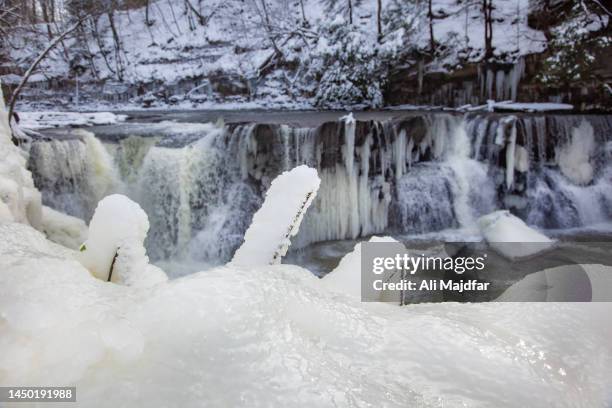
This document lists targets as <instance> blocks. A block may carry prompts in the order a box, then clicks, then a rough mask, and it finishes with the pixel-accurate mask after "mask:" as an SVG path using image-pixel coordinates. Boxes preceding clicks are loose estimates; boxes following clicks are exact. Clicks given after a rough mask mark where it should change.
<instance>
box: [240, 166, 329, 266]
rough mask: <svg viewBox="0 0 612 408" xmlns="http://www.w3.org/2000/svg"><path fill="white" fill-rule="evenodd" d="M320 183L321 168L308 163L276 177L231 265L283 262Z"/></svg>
mask: <svg viewBox="0 0 612 408" xmlns="http://www.w3.org/2000/svg"><path fill="white" fill-rule="evenodd" d="M320 183H321V180H320V179H319V176H318V175H317V171H316V170H315V169H313V168H310V167H308V166H304V165H302V166H298V167H296V168H294V169H293V170H290V171H286V172H284V173H283V174H281V175H280V176H278V177H276V178H275V179H274V180H273V181H272V185H271V186H270V189H269V190H268V192H267V193H266V199H265V201H264V203H263V205H262V206H261V208H260V209H259V210H258V211H257V212H256V213H255V215H254V216H253V221H252V222H251V226H250V227H249V229H248V230H247V232H246V234H245V236H244V243H243V244H242V246H240V248H238V250H237V251H236V253H235V254H234V258H233V259H232V262H231V264H232V265H241V266H259V265H270V264H278V263H280V261H281V258H282V257H283V256H284V255H285V254H286V253H287V249H288V248H289V245H291V241H290V238H291V237H292V236H294V235H295V234H297V232H298V230H299V228H300V223H301V222H302V218H303V217H304V214H305V213H306V210H307V209H308V207H309V206H310V204H311V203H312V200H314V198H315V196H316V194H317V191H318V190H319V185H320Z"/></svg>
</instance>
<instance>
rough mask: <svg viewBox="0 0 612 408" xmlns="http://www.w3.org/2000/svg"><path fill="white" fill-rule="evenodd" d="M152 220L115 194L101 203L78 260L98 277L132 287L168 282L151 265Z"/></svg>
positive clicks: (133, 204) (135, 205)
mask: <svg viewBox="0 0 612 408" xmlns="http://www.w3.org/2000/svg"><path fill="white" fill-rule="evenodd" d="M148 230H149V218H148V217H147V214H146V213H145V212H144V210H143V209H142V208H141V207H140V206H139V205H138V204H137V203H135V202H133V201H132V200H130V199H129V198H127V197H125V196H123V195H120V194H113V195H110V196H107V197H105V198H104V199H102V200H101V201H100V202H99V203H98V207H97V208H96V211H95V213H94V215H93V217H92V219H91V222H90V223H89V237H88V238H87V241H86V242H85V244H84V245H83V247H82V249H81V252H80V253H79V254H78V260H79V261H80V262H81V264H82V265H83V266H85V267H86V268H87V269H88V270H89V271H90V272H91V273H92V274H93V275H94V276H95V277H96V278H98V279H101V280H104V281H111V282H115V283H121V284H124V285H130V286H149V285H154V284H157V283H159V282H162V281H165V280H167V277H166V276H165V274H164V273H163V272H161V270H160V269H158V268H156V267H153V266H150V265H149V258H148V257H147V256H146V250H145V248H144V240H145V238H146V236H147V232H148Z"/></svg>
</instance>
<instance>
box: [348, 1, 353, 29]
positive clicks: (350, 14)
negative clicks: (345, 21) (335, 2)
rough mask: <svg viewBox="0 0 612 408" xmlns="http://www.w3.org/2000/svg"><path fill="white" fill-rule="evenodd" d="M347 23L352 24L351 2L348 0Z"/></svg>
mask: <svg viewBox="0 0 612 408" xmlns="http://www.w3.org/2000/svg"><path fill="white" fill-rule="evenodd" d="M348 12H349V24H353V2H352V0H348Z"/></svg>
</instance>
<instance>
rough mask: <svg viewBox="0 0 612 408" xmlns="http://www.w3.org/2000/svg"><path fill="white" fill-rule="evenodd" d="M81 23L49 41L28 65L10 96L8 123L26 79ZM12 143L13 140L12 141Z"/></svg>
mask: <svg viewBox="0 0 612 408" xmlns="http://www.w3.org/2000/svg"><path fill="white" fill-rule="evenodd" d="M82 22H83V19H80V20H79V21H77V22H76V23H75V24H73V25H72V26H70V27H69V28H68V29H67V30H66V31H64V32H63V33H62V34H60V35H59V36H57V37H55V38H54V39H53V41H51V42H50V43H49V45H47V48H45V50H44V51H43V52H41V53H40V55H39V56H38V57H37V58H36V60H35V61H34V62H33V63H32V65H30V68H28V70H27V71H26V73H25V74H24V75H23V78H21V82H20V83H19V85H18V86H17V88H15V90H14V91H13V94H12V95H11V101H10V103H9V110H8V114H9V122H10V120H11V118H12V116H13V111H14V110H15V103H16V102H17V98H18V97H19V94H20V93H21V90H22V89H23V87H24V86H25V84H26V83H27V82H28V79H30V76H31V75H32V73H34V70H35V69H36V67H37V66H38V64H40V63H41V61H42V60H43V59H45V57H46V56H47V54H48V53H49V52H50V51H51V50H52V49H53V48H55V46H56V45H57V44H59V43H60V42H61V41H62V40H63V39H64V37H66V36H67V35H68V34H70V33H71V32H73V31H74V30H76V29H77V27H78V26H80V25H81V23H82ZM13 141H14V140H13Z"/></svg>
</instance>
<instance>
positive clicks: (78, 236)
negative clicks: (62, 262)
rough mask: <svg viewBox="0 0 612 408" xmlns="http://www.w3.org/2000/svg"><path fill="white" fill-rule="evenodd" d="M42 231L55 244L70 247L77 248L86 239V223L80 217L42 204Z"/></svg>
mask: <svg viewBox="0 0 612 408" xmlns="http://www.w3.org/2000/svg"><path fill="white" fill-rule="evenodd" d="M42 232H44V233H45V235H46V236H47V238H48V239H49V240H51V241H53V242H55V243H57V244H60V245H63V246H65V247H66V248H70V249H79V247H80V246H81V244H83V243H84V242H85V240H86V239H87V224H85V222H84V221H83V220H82V219H80V218H77V217H72V216H70V215H66V214H63V213H61V212H59V211H56V210H54V209H53V208H49V207H47V206H43V208H42Z"/></svg>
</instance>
